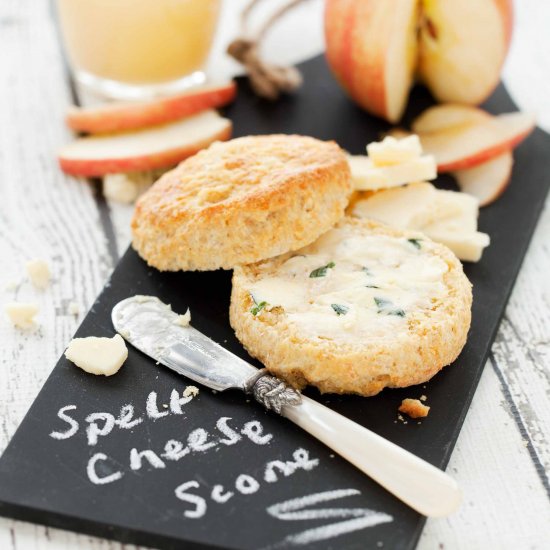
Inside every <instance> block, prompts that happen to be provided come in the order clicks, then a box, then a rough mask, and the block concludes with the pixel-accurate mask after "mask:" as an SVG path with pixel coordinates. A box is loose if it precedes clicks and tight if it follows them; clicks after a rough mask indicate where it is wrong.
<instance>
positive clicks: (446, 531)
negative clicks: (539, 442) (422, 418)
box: [418, 364, 550, 550]
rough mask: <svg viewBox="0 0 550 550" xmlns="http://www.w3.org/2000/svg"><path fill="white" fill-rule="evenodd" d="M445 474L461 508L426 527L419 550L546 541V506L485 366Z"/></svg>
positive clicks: (549, 528)
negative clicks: (460, 494)
mask: <svg viewBox="0 0 550 550" xmlns="http://www.w3.org/2000/svg"><path fill="white" fill-rule="evenodd" d="M432 413H433V414H437V411H431V412H430V414H432ZM447 471H448V472H449V473H451V474H452V475H453V476H454V477H455V478H456V480H457V481H458V483H459V484H460V485H461V487H462V489H463V491H464V501H463V504H462V506H461V508H460V509H459V510H458V511H457V512H456V513H455V514H453V515H452V516H451V517H449V518H443V519H429V520H428V521H427V523H426V527H425V529H424V532H423V533H422V537H421V539H420V543H419V545H418V550H432V549H434V548H446V549H450V548H468V549H472V550H475V549H479V550H481V549H486V548H501V549H510V550H511V549H513V548H533V549H542V548H543V547H544V541H548V540H549V539H550V524H549V523H548V517H549V514H550V503H549V502H548V498H547V496H546V492H545V490H544V488H543V487H542V485H541V484H540V480H539V477H538V474H537V472H536V471H535V468H534V466H533V463H532V461H531V460H530V457H529V455H528V453H527V452H526V447H525V441H524V440H523V438H522V436H521V434H520V432H519V431H518V430H517V429H516V426H515V422H514V420H513V419H512V418H511V416H510V413H509V407H508V404H507V402H506V399H505V396H504V394H503V393H502V387H501V384H500V381H499V379H498V377H497V376H496V374H495V371H494V370H493V369H492V368H491V365H489V364H488V365H487V366H486V368H485V370H484V372H483V375H482V378H481V381H480V384H479V387H478V389H477V392H476V396H475V398H474V401H473V402H472V406H471V408H470V411H469V412H468V416H467V419H466V422H465V423H464V426H463V427H462V431H461V433H460V437H459V439H458V442H457V445H456V448H455V451H454V453H453V456H452V458H451V461H450V463H449V466H448V468H447ZM535 510H536V513H535V512H534V511H535Z"/></svg>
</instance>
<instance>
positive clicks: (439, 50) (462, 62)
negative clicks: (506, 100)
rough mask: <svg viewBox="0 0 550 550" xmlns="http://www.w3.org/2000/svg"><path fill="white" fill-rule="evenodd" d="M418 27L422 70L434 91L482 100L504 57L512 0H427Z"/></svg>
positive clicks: (459, 99) (448, 97) (445, 97)
mask: <svg viewBox="0 0 550 550" xmlns="http://www.w3.org/2000/svg"><path fill="white" fill-rule="evenodd" d="M419 28H420V32H419V56H418V75H419V76H420V79H421V80H422V81H423V82H424V83H425V84H426V85H427V86H428V88H429V89H430V91H431V92H432V94H433V95H434V97H435V98H436V99H437V100H439V101H442V102H445V101H447V102H456V103H466V104H472V105H477V104H479V103H481V102H482V101H483V100H484V99H485V98H486V97H487V96H488V95H489V94H490V93H491V92H492V91H493V90H494V88H495V87H496V85H497V84H498V81H499V76H500V70H501V68H502V64H503V62H504V59H505V57H506V52H507V50H508V46H509V43H510V38H511V33H512V2H511V0H459V1H457V0H423V2H422V14H421V20H420V25H419Z"/></svg>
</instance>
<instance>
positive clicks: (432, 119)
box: [411, 103, 493, 134]
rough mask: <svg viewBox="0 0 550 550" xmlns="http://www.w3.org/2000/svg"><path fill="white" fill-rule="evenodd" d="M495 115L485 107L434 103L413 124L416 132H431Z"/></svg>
mask: <svg viewBox="0 0 550 550" xmlns="http://www.w3.org/2000/svg"><path fill="white" fill-rule="evenodd" d="M492 116H493V115H491V114H489V113H488V112H487V111H484V110H483V109H479V108H477V107H471V106H470V105H459V104H457V103H444V104H441V105H434V106H433V107H429V108H428V109H426V110H425V111H423V112H422V113H421V114H420V115H418V116H417V117H416V118H415V119H414V120H413V122H412V124H411V130H412V131H413V132H414V133H415V134H429V133H430V132H439V131H441V130H449V129H450V128H457V127H460V126H465V125H470V124H474V123H477V122H483V121H485V120H488V119H490V118H491V117H492Z"/></svg>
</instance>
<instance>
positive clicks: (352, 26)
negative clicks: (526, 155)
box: [325, 0, 512, 122]
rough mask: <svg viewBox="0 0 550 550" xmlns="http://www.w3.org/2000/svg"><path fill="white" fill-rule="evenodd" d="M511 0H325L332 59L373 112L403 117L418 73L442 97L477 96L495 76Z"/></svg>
mask: <svg viewBox="0 0 550 550" xmlns="http://www.w3.org/2000/svg"><path fill="white" fill-rule="evenodd" d="M511 28H512V3H511V0H459V1H458V0H423V1H422V2H421V3H420V2H417V1H415V0H326V8H325V40H326V55H327V60H328V63H329V65H330V67H331V69H332V71H333V72H334V74H335V76H336V78H337V80H338V81H339V82H340V84H341V85H342V86H343V88H344V89H345V90H346V91H347V92H348V94H349V95H350V96H351V97H352V98H353V99H354V100H355V101H356V102H357V103H358V104H359V105H361V106H362V107H363V108H364V109H366V110H367V111H369V112H370V113H372V114H374V115H377V116H380V117H382V118H385V119H386V120H388V121H390V122H395V121H397V120H399V119H400V118H401V115H402V114H403V110H404V108H405V105H406V102H407V97H408V94H409V89H410V87H411V85H412V83H413V76H414V74H415V72H416V74H417V75H418V76H419V77H420V78H421V80H422V81H423V82H425V84H426V85H427V86H428V88H429V89H430V90H431V92H432V93H433V94H434V96H435V97H436V98H437V99H439V100H441V101H454V102H460V103H466V104H477V103H479V102H481V101H482V100H483V99H485V98H486V97H487V96H488V95H489V94H490V93H491V92H492V91H493V90H494V88H495V86H496V85H497V84H498V79H499V74H500V69H501V66H502V63H503V61H504V59H505V57H506V53H507V50H508V46H509V42H510V35H511Z"/></svg>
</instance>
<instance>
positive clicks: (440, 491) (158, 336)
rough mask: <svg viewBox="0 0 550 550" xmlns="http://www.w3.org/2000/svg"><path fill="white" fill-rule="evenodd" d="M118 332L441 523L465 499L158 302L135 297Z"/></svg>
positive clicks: (116, 320)
mask: <svg viewBox="0 0 550 550" xmlns="http://www.w3.org/2000/svg"><path fill="white" fill-rule="evenodd" d="M111 317H112V321H113V325H114V327H115V329H116V331H117V332H118V333H119V334H120V335H121V336H122V337H123V338H124V339H125V340H127V341H128V342H129V343H130V344H132V345H133V346H134V347H136V348H137V349H139V350H140V351H142V352H143V353H145V354H146V355H148V356H149V357H151V358H153V359H154V360H155V361H157V362H158V363H160V364H162V365H165V366H166V367H168V368H170V369H172V370H174V371H175V372H177V373H178V374H181V375H183V376H186V377H188V378H190V379H191V380H193V381H194V382H197V383H199V384H203V385H205V386H207V387H209V388H212V389H214V390H217V391H224V390H227V389H230V388H236V389H240V390H243V391H245V392H247V393H251V394H252V395H254V397H255V398H256V400H257V401H259V402H260V403H262V404H263V405H264V406H265V407H266V408H268V409H271V410H273V411H275V412H277V413H280V414H281V415H282V416H284V417H285V418H287V419H289V420H290V421H292V422H294V423H295V424H296V425H298V426H300V427H301V428H303V429H304V430H306V431H307V432H308V433H310V434H311V435H313V436H314V437H316V438H317V439H319V440H320V441H322V442H323V443H324V444H325V445H327V446H328V447H330V448H331V449H332V450H334V451H335V452H337V453H338V454H340V455H341V456H342V457H343V458H345V459H346V460H348V461H349V462H351V463H352V464H353V465H354V466H356V467H357V468H359V469H360V470H361V471H363V472H364V473H366V474H367V475H369V476H370V477H371V478H372V479H374V480H375V481H376V482H378V483H379V484H380V485H382V487H384V488H385V489H387V490H388V491H389V492H391V493H392V494H393V495H395V496H396V497H397V498H399V499H400V500H402V501H403V502H405V503H406V504H408V505H409V506H410V507H411V508H413V509H415V510H416V511H417V512H420V513H421V514H424V515H426V516H431V517H442V516H446V515H449V514H450V513H452V512H454V511H455V510H456V509H457V508H458V506H459V505H460V501H461V499H462V496H461V491H460V489H459V488H458V486H457V484H456V482H455V481H454V480H453V479H452V478H451V477H450V476H448V475H447V474H446V473H445V472H443V471H441V470H439V469H438V468H436V467H435V466H432V465H431V464H429V463H428V462H426V461H424V460H422V459H420V458H418V457H417V456H415V455H413V454H412V453H409V452H408V451H406V450H404V449H402V448H401V447H399V446H397V445H395V444H394V443H391V442H390V441H387V440H386V439H384V438H382V437H380V436H379V435H377V434H375V433H374V432H371V431H370V430H367V429H366V428H364V427H363V426H360V425H359V424H357V423H355V422H353V421H351V420H349V419H348V418H346V417H344V416H342V415H341V414H338V413H336V412H335V411H333V410H332V409H329V408H328V407H325V406H324V405H322V404H321V403H318V402H317V401H315V400H313V399H310V398H308V397H306V396H303V395H301V394H300V393H299V392H298V391H296V390H295V389H293V388H291V387H289V386H288V385H287V384H285V383H284V382H282V381H281V380H279V379H278V378H276V377H274V376H271V375H269V373H268V372H267V371H266V370H265V369H256V368H255V367H253V366H252V365H250V364H249V363H247V362H246V361H244V360H243V359H241V358H239V357H237V356H236V355H234V354H233V353H231V352H230V351H228V350H226V349H225V348H224V347H222V346H220V345H219V344H217V343H216V342H214V341H213V340H211V339H210V338H208V337H207V336H206V335H204V334H202V333H201V332H199V331H198V330H196V329H195V328H193V327H191V326H189V325H188V323H187V322H185V320H184V319H183V318H182V317H183V316H181V315H178V314H177V313H175V312H174V311H172V308H171V307H170V306H169V305H167V304H165V303H163V302H162V301H161V300H159V299H158V298H157V297H155V296H133V297H130V298H127V299H125V300H122V301H121V302H119V303H118V304H117V305H116V306H115V307H114V308H113V311H112V315H111Z"/></svg>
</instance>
